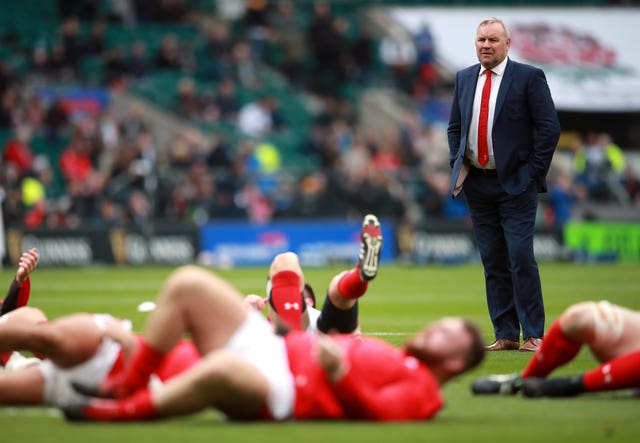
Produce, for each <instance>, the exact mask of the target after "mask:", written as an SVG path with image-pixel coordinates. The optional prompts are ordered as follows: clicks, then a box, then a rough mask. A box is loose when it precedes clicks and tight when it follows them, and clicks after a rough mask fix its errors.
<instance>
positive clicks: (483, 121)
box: [478, 69, 491, 166]
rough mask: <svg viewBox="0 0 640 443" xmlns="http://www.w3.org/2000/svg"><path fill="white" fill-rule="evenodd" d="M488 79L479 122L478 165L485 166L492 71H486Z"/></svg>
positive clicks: (487, 147) (483, 90) (487, 160)
mask: <svg viewBox="0 0 640 443" xmlns="http://www.w3.org/2000/svg"><path fill="white" fill-rule="evenodd" d="M485 73H486V76H487V78H486V79H485V81H484V87H483V88H482V101H481V102H480V119H479V121H478V163H480V165H481V166H485V165H486V164H487V163H488V162H489V146H487V121H488V120H489V96H490V95H491V71H490V70H488V69H487V70H486V71H485Z"/></svg>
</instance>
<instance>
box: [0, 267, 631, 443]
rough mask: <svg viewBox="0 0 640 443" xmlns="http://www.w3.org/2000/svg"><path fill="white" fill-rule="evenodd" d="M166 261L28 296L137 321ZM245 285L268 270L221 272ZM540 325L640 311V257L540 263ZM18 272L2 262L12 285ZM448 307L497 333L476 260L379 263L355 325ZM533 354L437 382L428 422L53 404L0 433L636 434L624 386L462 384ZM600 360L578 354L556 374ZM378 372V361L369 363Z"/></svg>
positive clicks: (36, 284) (76, 277)
mask: <svg viewBox="0 0 640 443" xmlns="http://www.w3.org/2000/svg"><path fill="white" fill-rule="evenodd" d="M339 270H341V268H338V267H334V268H318V269H314V268H312V269H308V270H306V275H305V276H306V279H307V280H308V281H309V282H311V283H312V284H313V285H314V287H315V289H316V293H317V294H318V298H319V302H321V301H322V298H323V297H322V294H323V293H324V291H325V290H326V287H327V283H328V281H329V279H330V277H331V276H332V275H333V274H334V273H335V272H337V271H339ZM170 271H171V270H170V269H169V268H159V267H158V268H134V267H129V268H86V269H70V268H66V269H39V270H37V271H36V272H35V274H34V276H33V281H32V298H31V304H32V305H34V306H38V307H40V308H42V309H43V310H44V311H45V312H46V313H47V314H48V315H49V316H50V317H51V318H55V317H58V316H60V315H64V314H66V313H70V312H77V311H88V312H109V313H112V314H114V315H117V316H122V317H128V318H130V319H132V321H133V322H134V328H135V329H136V330H141V329H142V327H143V325H144V321H145V317H146V314H143V313H139V312H137V311H136V306H137V305H138V304H139V303H140V302H141V301H144V300H153V298H154V296H155V294H156V291H157V290H158V288H159V287H160V285H161V284H162V281H163V279H164V278H165V277H166V276H167V275H168V274H169V272H170ZM217 272H219V273H220V274H221V275H222V276H224V277H226V278H228V279H230V280H231V281H232V282H233V283H234V284H235V285H236V286H237V287H238V289H240V291H242V292H243V293H250V292H256V293H263V292H264V283H265V276H266V269H265V268H247V269H234V270H221V271H217ZM540 273H541V277H542V285H543V291H544V297H545V305H546V311H547V327H548V326H549V325H550V323H551V321H552V320H553V319H554V318H556V317H557V316H558V314H560V312H562V310H563V309H564V308H565V307H567V306H568V305H570V304H572V303H574V302H577V301H580V300H599V299H608V300H609V301H611V302H614V303H619V304H622V305H625V306H628V307H630V308H634V309H640V266H639V265H638V264H633V263H623V264H601V265H574V264H568V263H560V264H558V263H542V264H541V265H540ZM12 274H13V270H10V269H4V270H3V271H2V274H1V275H2V279H1V280H0V281H1V282H2V284H4V285H5V286H6V285H8V283H9V281H10V279H11V276H12ZM445 315H460V316H464V317H468V318H470V319H472V320H475V321H476V322H477V323H478V324H479V325H480V326H481V327H482V329H483V331H484V333H485V336H486V340H487V342H490V341H491V340H492V338H493V337H492V333H491V326H490V323H489V318H488V314H487V310H486V303H485V296H484V282H483V277H482V269H481V267H480V266H479V265H461V266H451V267H444V266H436V265H427V266H420V267H415V266H401V265H386V266H384V267H383V268H382V269H381V271H380V274H379V276H378V278H377V279H376V280H375V281H373V282H372V283H371V284H370V286H369V291H368V293H367V294H366V296H365V297H364V299H363V300H362V302H361V305H360V320H361V325H362V330H363V332H364V333H366V334H372V335H376V336H379V337H381V338H383V339H385V340H388V341H389V342H392V343H394V344H401V343H402V341H403V340H404V339H405V338H406V336H407V334H409V333H411V332H413V331H415V330H417V329H418V328H420V327H421V326H422V325H423V324H424V323H425V322H429V321H431V320H434V319H436V318H439V317H441V316H445ZM530 355H531V354H525V353H518V352H506V353H495V354H490V355H488V357H487V359H486V360H485V362H484V363H483V364H482V366H481V367H480V368H478V369H476V370H475V371H473V372H472V373H470V374H468V375H465V376H463V377H460V378H458V379H456V380H453V381H451V382H450V383H448V384H447V385H445V387H444V390H443V391H444V396H445V399H446V406H445V408H444V409H443V410H442V411H441V412H440V414H438V416H437V417H436V418H435V420H433V421H430V422H425V423H409V424H371V423H357V422H341V423H279V424H276V423H225V422H223V421H221V420H220V419H219V417H218V416H217V415H216V414H215V413H213V412H204V413H201V414H198V415H195V416H191V417H187V418H181V419H174V420H170V421H166V422H158V423H140V424H70V423H67V422H65V421H64V419H62V418H61V416H60V414H59V413H58V412H57V411H56V410H55V409H46V408H13V407H0V442H2V443H14V442H15V443H25V442H30V443H31V442H35V443H39V442H65V443H67V442H68V443H72V442H79V443H87V442H90V443H98V442H145V441H153V442H154V443H165V442H167V443H168V442H176V441H184V442H198V441H215V442H222V441H233V442H235V443H244V442H251V443H253V442H260V441H283V442H292V441H298V442H301V443H311V442H322V443H326V442H332V443H334V442H367V441H375V442H382V441H393V442H397V443H404V442H418V441H428V442H507V441H510V442H529V441H531V442H550V441H558V442H585V441H629V442H632V441H638V438H639V436H640V399H637V398H632V397H631V395H630V394H629V392H626V391H625V392H616V393H602V394H593V395H588V396H583V397H580V398H576V399H562V400H528V399H523V398H521V397H509V398H506V397H474V396H472V395H471V393H470V390H469V384H470V382H471V380H473V379H474V378H476V377H478V376H481V375H484V374H491V373H510V372H516V371H518V370H520V369H522V367H523V366H524V365H525V363H526V362H527V360H528V358H529V357H530ZM594 365H595V360H594V359H593V358H592V357H591V355H590V354H589V353H588V351H584V352H581V353H580V354H579V355H578V357H577V358H576V359H575V360H574V361H573V362H571V363H570V364H569V365H567V366H565V367H564V368H561V369H559V370H558V371H557V373H559V374H573V373H578V372H581V371H583V370H585V369H588V368H590V367H592V366H594ZM371 370H372V371H375V368H371Z"/></svg>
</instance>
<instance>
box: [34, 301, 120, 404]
mask: <svg viewBox="0 0 640 443" xmlns="http://www.w3.org/2000/svg"><path fill="white" fill-rule="evenodd" d="M93 319H94V321H95V322H96V324H97V325H98V326H99V327H100V328H103V327H104V325H105V324H106V322H109V321H114V320H115V319H114V318H113V317H111V316H109V315H106V314H96V315H94V316H93ZM115 321H120V320H115ZM120 349H121V347H120V344H119V343H117V342H116V341H114V340H112V339H110V338H105V339H103V340H102V343H101V344H100V348H99V349H98V351H97V352H96V353H95V354H94V355H93V356H92V357H91V358H90V359H89V360H87V361H86V362H84V363H82V364H80V365H77V366H74V367H72V368H67V369H62V368H59V367H58V366H56V365H55V364H53V363H52V362H51V361H50V360H44V361H43V362H42V364H41V365H40V366H39V368H40V371H41V372H42V375H43V377H44V403H45V404H46V405H51V406H57V407H65V406H69V405H71V404H74V403H78V402H79V401H81V400H82V396H81V395H80V394H78V393H77V392H76V391H75V389H73V387H72V386H71V383H72V382H77V383H79V384H82V385H84V386H87V387H93V388H97V387H98V385H99V384H100V383H101V382H102V381H103V380H104V379H105V377H106V376H107V375H108V374H109V372H110V371H111V368H112V367H113V365H114V363H115V362H116V360H117V358H118V354H119V353H120Z"/></svg>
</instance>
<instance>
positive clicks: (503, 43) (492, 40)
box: [476, 22, 511, 69]
mask: <svg viewBox="0 0 640 443" xmlns="http://www.w3.org/2000/svg"><path fill="white" fill-rule="evenodd" d="M509 46H511V40H507V38H506V37H505V34H504V28H503V27H502V25H501V24H500V23H497V22H494V23H488V24H486V25H484V26H481V27H479V28H478V33H477V34H476V53H477V55H478V60H479V61H480V63H481V64H482V66H484V67H485V68H486V69H491V68H493V67H494V66H497V65H498V64H500V62H502V61H503V60H504V59H505V57H506V56H507V52H509Z"/></svg>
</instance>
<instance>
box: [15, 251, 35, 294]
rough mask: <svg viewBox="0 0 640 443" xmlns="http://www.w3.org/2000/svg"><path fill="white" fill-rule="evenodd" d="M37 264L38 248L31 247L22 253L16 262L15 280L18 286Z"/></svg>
mask: <svg viewBox="0 0 640 443" xmlns="http://www.w3.org/2000/svg"><path fill="white" fill-rule="evenodd" d="M37 266H38V250H37V249H36V248H31V249H30V250H29V251H27V252H23V253H22V255H21V256H20V262H19V263H18V271H17V272H16V282H18V285H19V286H20V285H22V283H23V282H24V281H25V280H26V279H27V277H28V276H29V274H31V273H32V272H33V271H34V270H35V269H36V267H37Z"/></svg>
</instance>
